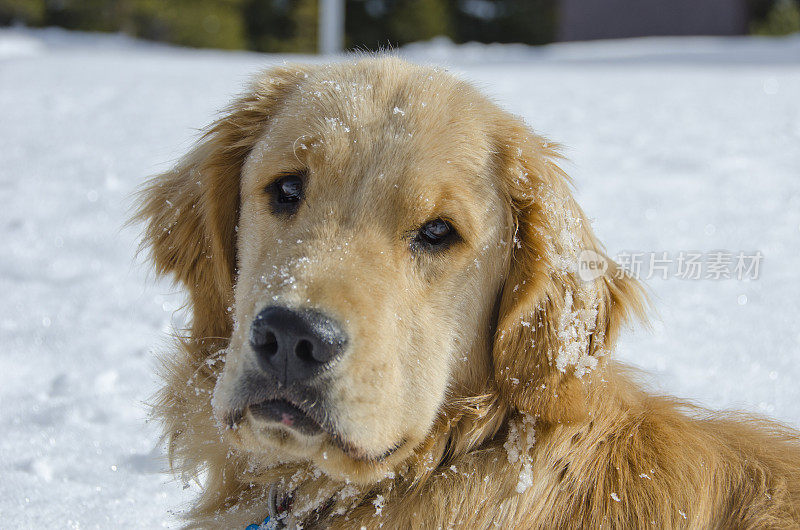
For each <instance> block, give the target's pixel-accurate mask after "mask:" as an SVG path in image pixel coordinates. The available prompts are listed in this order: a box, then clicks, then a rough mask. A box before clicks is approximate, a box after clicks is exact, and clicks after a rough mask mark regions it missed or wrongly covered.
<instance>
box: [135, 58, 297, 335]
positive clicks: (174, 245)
mask: <svg viewBox="0 0 800 530" xmlns="http://www.w3.org/2000/svg"><path fill="white" fill-rule="evenodd" d="M306 72H307V68H306V67H296V66H285V67H278V68H273V69H272V70H268V71H266V72H264V73H262V74H259V75H258V76H256V77H255V78H254V80H253V82H252V84H251V86H250V88H249V90H247V91H246V93H245V94H244V95H243V96H242V97H240V98H239V99H237V100H236V101H234V102H233V104H232V105H230V107H229V108H228V109H226V111H225V112H224V114H223V116H222V117H221V118H220V119H219V120H217V121H216V122H214V123H213V124H212V125H211V126H210V127H209V128H208V130H207V131H206V133H205V134H204V135H203V137H202V139H201V141H200V142H199V143H198V145H197V146H196V147H195V148H194V149H192V150H191V151H190V152H189V153H188V154H187V155H186V156H185V157H184V158H183V159H182V160H181V161H180V162H179V163H178V165H177V166H176V167H175V168H173V169H171V170H170V171H167V172H166V173H163V174H161V175H158V176H156V177H154V178H153V179H152V180H151V181H150V182H148V183H147V185H146V186H145V188H144V189H142V191H141V192H140V195H139V198H140V207H139V211H138V213H137V215H136V217H135V218H134V221H141V222H144V223H146V228H145V232H144V237H143V246H144V247H149V249H150V250H151V257H152V260H153V262H154V264H155V269H156V272H157V273H158V274H164V275H171V276H172V277H173V278H174V279H175V280H176V281H178V282H180V283H182V284H183V286H184V287H186V289H187V290H188V291H189V295H190V303H191V306H192V336H193V337H195V338H202V337H217V338H219V337H223V338H224V337H228V336H229V335H230V331H231V326H232V322H231V316H230V313H229V311H227V308H228V307H230V305H231V303H232V298H233V285H234V281H235V274H236V272H235V271H236V224H237V222H238V217H239V180H240V173H241V168H242V165H243V164H244V161H245V159H246V158H247V155H248V154H249V153H250V151H251V150H252V148H253V146H254V145H255V143H256V142H257V141H258V139H259V138H260V135H261V133H262V132H263V131H264V130H265V128H266V127H267V125H268V123H269V119H270V118H271V116H272V115H273V114H274V113H275V111H276V109H277V107H278V105H279V104H280V102H281V101H282V100H283V98H284V97H285V96H286V94H287V93H288V92H290V91H291V90H293V89H296V88H297V86H298V85H299V83H300V81H301V80H302V79H303V78H304V77H306V76H307V73H306Z"/></svg>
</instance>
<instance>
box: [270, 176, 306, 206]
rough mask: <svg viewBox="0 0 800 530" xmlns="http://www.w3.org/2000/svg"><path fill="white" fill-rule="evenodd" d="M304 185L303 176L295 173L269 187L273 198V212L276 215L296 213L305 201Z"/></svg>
mask: <svg viewBox="0 0 800 530" xmlns="http://www.w3.org/2000/svg"><path fill="white" fill-rule="evenodd" d="M303 185H304V183H303V176H302V175H299V174H295V173H293V174H291V175H284V176H283V177H281V178H279V179H278V180H276V181H275V182H273V183H272V184H270V185H269V186H267V192H269V193H270V194H271V195H272V197H273V210H274V211H275V212H276V213H294V212H295V211H296V210H297V207H298V206H299V205H300V201H302V200H303Z"/></svg>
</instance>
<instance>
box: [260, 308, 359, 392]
mask: <svg viewBox="0 0 800 530" xmlns="http://www.w3.org/2000/svg"><path fill="white" fill-rule="evenodd" d="M345 342H347V337H346V335H345V333H344V331H343V330H342V328H341V327H340V326H339V324H337V323H336V322H335V321H334V320H332V319H330V318H328V317H326V316H325V315H323V314H322V313H319V312H317V311H311V310H295V309H289V308H288V307H281V306H270V307H267V308H264V309H263V310H262V311H261V312H260V313H259V314H258V315H256V318H255V319H254V320H253V324H252V325H251V326H250V346H251V347H252V348H253V351H254V352H255V354H256V359H257V360H258V365H259V366H260V367H261V369H262V370H264V371H265V372H267V373H269V374H271V375H272V376H273V377H275V378H276V379H277V380H278V381H279V382H280V383H282V384H284V385H285V384H288V383H292V382H295V381H304V380H307V379H310V378H311V377H313V376H314V375H316V374H317V373H319V372H320V371H321V370H322V369H323V368H324V367H325V366H326V365H327V364H329V363H330V362H331V361H333V360H334V359H335V358H336V357H337V356H338V355H339V354H340V353H341V352H342V350H343V348H344V345H345Z"/></svg>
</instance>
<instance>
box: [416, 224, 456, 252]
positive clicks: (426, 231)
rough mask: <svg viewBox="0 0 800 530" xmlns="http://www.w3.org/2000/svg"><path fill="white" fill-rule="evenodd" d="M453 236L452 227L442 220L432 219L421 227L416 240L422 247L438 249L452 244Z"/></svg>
mask: <svg viewBox="0 0 800 530" xmlns="http://www.w3.org/2000/svg"><path fill="white" fill-rule="evenodd" d="M455 235H456V233H455V230H454V229H453V225H451V224H450V223H448V222H447V221H445V220H444V219H434V220H433V221H428V222H427V223H425V224H424V225H422V227H421V228H420V229H419V231H418V232H417V238H416V240H417V243H419V244H421V245H422V246H424V247H427V248H431V249H438V248H442V247H444V246H445V245H447V244H449V243H450V242H452V240H453V238H454V237H455Z"/></svg>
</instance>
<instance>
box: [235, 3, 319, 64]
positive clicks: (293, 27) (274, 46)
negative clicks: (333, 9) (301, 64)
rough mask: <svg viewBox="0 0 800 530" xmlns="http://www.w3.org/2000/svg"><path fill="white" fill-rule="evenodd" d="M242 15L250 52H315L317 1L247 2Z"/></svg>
mask: <svg viewBox="0 0 800 530" xmlns="http://www.w3.org/2000/svg"><path fill="white" fill-rule="evenodd" d="M243 14H244V20H245V27H246V29H247V36H248V44H249V46H248V47H249V48H250V49H252V50H257V51H261V52H284V53H285V52H302V53H313V52H315V51H316V47H317V0H247V2H246V3H245V5H244V10H243Z"/></svg>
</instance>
